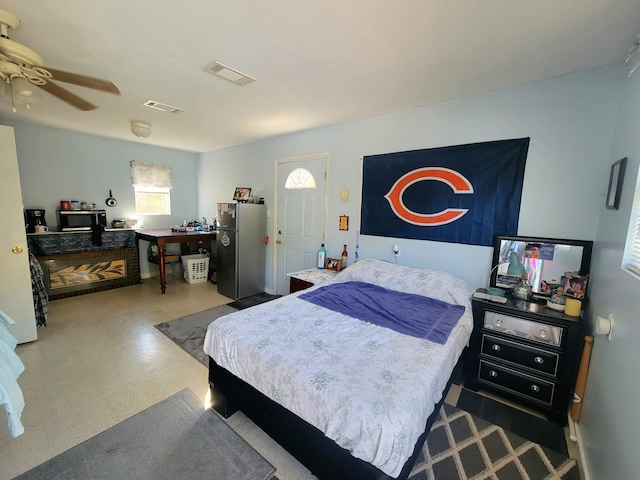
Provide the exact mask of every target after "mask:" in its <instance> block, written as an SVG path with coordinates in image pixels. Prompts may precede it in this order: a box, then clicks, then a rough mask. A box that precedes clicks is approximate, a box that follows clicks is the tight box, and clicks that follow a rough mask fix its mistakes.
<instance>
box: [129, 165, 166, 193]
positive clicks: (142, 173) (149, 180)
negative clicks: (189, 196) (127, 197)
mask: <svg viewBox="0 0 640 480" xmlns="http://www.w3.org/2000/svg"><path fill="white" fill-rule="evenodd" d="M129 165H130V166H131V184H132V185H133V186H135V187H153V188H173V170H172V169H171V167H167V166H163V165H153V164H151V165H147V164H144V163H139V162H136V161H135V160H131V162H129Z"/></svg>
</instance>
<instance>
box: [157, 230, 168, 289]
mask: <svg viewBox="0 0 640 480" xmlns="http://www.w3.org/2000/svg"><path fill="white" fill-rule="evenodd" d="M165 253H166V245H165V242H164V241H163V240H162V239H158V254H159V259H158V269H159V270H160V290H161V291H162V293H164V292H165V291H166V290H167V277H166V274H165V269H164V256H165Z"/></svg>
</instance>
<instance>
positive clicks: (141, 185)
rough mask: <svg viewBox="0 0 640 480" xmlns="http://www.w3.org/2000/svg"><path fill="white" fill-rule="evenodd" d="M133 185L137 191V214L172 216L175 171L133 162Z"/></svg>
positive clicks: (165, 167)
mask: <svg viewBox="0 0 640 480" xmlns="http://www.w3.org/2000/svg"><path fill="white" fill-rule="evenodd" d="M129 165H130V167H131V184H132V185H133V188H134V191H135V203H136V214H138V215H171V189H172V188H173V171H172V169H171V167H167V166H163V165H153V164H144V163H139V162H136V161H135V160H131V162H130V163H129Z"/></svg>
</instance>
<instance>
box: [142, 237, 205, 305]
mask: <svg viewBox="0 0 640 480" xmlns="http://www.w3.org/2000/svg"><path fill="white" fill-rule="evenodd" d="M215 239H216V232H215V231H213V232H203V231H195V232H174V231H172V230H171V229H170V228H166V229H144V230H136V241H137V242H138V247H139V246H140V240H146V241H147V242H150V243H152V244H155V245H157V246H158V269H159V270H160V290H161V291H162V293H165V292H166V290H167V278H166V274H165V253H166V247H167V244H168V243H192V242H198V243H200V242H202V241H209V242H214V241H215ZM209 251H210V252H211V253H212V254H213V249H210V250H209Z"/></svg>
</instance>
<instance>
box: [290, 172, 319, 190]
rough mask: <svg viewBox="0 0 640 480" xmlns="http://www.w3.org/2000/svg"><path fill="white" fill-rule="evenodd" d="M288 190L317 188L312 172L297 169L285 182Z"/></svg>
mask: <svg viewBox="0 0 640 480" xmlns="http://www.w3.org/2000/svg"><path fill="white" fill-rule="evenodd" d="M284 188H285V189H286V190H302V189H304V188H316V181H315V179H314V178H313V175H312V174H311V172H310V171H309V170H307V169H304V168H296V169H295V170H294V171H293V172H291V173H290V174H289V176H288V177H287V180H286V181H285V182H284Z"/></svg>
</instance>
